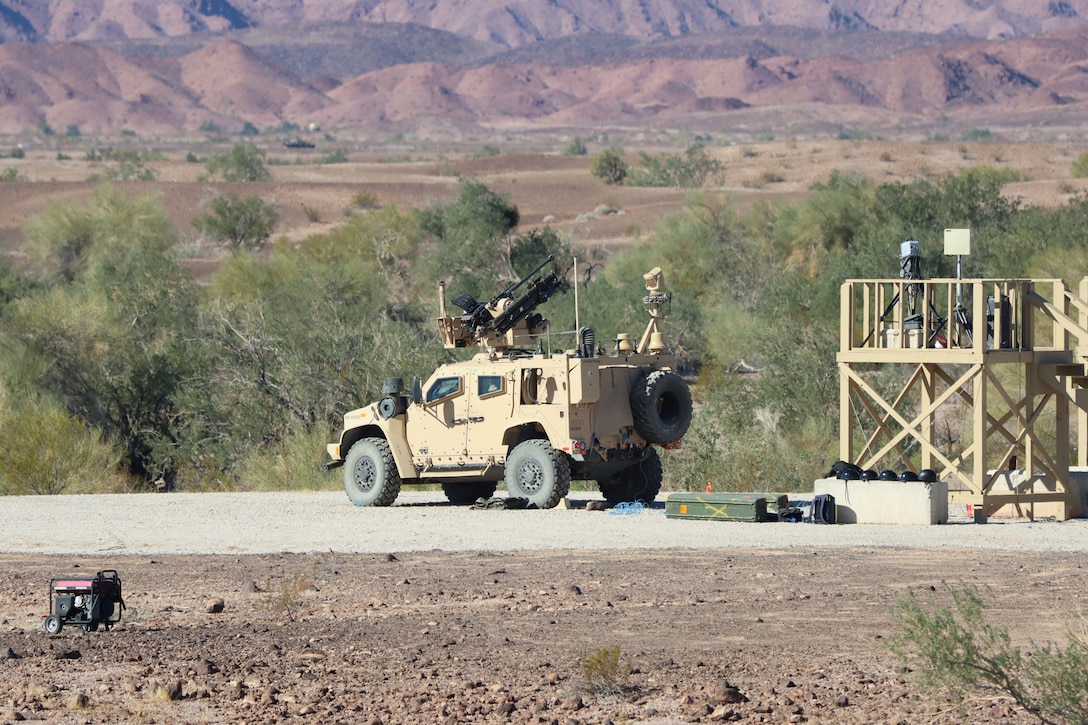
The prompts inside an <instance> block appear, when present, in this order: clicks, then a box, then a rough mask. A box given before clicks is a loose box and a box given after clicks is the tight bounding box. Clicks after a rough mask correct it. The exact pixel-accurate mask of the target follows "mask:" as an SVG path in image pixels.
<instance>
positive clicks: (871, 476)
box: [861, 468, 878, 481]
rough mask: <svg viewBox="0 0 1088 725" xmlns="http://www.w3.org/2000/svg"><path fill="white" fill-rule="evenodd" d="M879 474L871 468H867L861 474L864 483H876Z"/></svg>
mask: <svg viewBox="0 0 1088 725" xmlns="http://www.w3.org/2000/svg"><path fill="white" fill-rule="evenodd" d="M877 475H878V474H877V472H876V471H874V470H873V469H871V468H866V469H865V470H864V471H862V472H861V480H862V481H875V480H876V479H877Z"/></svg>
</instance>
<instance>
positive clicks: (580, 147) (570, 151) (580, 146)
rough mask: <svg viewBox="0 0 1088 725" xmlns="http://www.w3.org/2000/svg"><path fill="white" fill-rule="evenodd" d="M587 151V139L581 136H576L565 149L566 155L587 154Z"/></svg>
mask: <svg viewBox="0 0 1088 725" xmlns="http://www.w3.org/2000/svg"><path fill="white" fill-rule="evenodd" d="M586 153H587V150H586V144H585V141H583V140H582V137H581V136H575V137H574V138H572V139H571V140H570V143H568V144H567V147H566V148H565V149H563V154H564V155H565V156H585V155H586Z"/></svg>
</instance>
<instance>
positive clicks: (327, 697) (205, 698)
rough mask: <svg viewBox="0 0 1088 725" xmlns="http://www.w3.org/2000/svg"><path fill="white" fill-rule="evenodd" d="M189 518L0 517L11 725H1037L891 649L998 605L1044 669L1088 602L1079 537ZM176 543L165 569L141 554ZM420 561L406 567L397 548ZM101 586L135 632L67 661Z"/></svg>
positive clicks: (87, 640)
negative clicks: (927, 627)
mask: <svg viewBox="0 0 1088 725" xmlns="http://www.w3.org/2000/svg"><path fill="white" fill-rule="evenodd" d="M223 496H226V497H225V498H224V497H223ZM232 497H234V498H232ZM236 497H244V499H243V500H244V503H239V502H238V501H236V500H235V498H236ZM285 497H289V498H291V501H290V502H289V505H285ZM585 497H586V498H587V499H588V498H592V496H591V495H590V494H585ZM175 498H176V496H175V495H174V494H168V495H163V496H156V495H151V494H148V495H142V496H129V497H123V496H120V497H110V496H104V497H57V498H51V499H31V498H27V499H12V502H13V504H14V506H15V510H9V511H5V512H4V513H3V514H0V532H2V533H3V536H2V541H3V542H4V544H3V545H2V546H0V549H3V550H6V551H7V552H9V553H2V554H0V582H2V591H3V593H4V596H3V597H2V598H0V692H4V693H6V694H5V695H4V696H3V697H0V721H5V722H10V721H17V720H22V719H25V720H31V719H44V720H48V721H50V722H57V723H111V722H118V721H125V722H139V723H189V722H230V723H243V722H285V721H309V722H315V723H316V722H321V723H327V722H342V723H385V724H386V725H392V724H394V723H420V724H423V723H561V724H563V725H573V724H575V723H585V724H588V723H609V722H611V723H621V722H646V723H686V722H707V723H712V722H725V721H737V720H740V721H745V722H821V723H915V722H927V723H953V722H964V721H970V722H975V723H1017V722H1025V723H1026V722H1031V721H1032V719H1031V718H1029V717H1027V716H1026V715H1024V714H1023V713H1019V712H1017V711H1016V710H1015V709H1014V708H1013V707H1012V706H1011V704H1010V703H1009V702H1008V701H1006V700H1004V699H1002V698H1000V697H996V696H994V695H993V694H992V693H989V694H986V693H984V694H982V695H979V696H975V697H972V698H969V699H968V700H966V701H963V702H955V701H953V700H952V699H950V698H949V697H947V696H946V695H943V694H940V693H927V692H923V691H921V690H919V689H917V687H916V686H915V685H914V684H913V681H912V680H911V679H910V678H909V676H908V675H907V674H906V673H904V672H903V671H902V670H901V669H900V666H899V664H898V662H897V660H896V659H895V658H894V656H893V655H891V654H890V653H889V652H888V651H887V649H886V648H885V647H884V644H883V643H884V641H885V639H886V637H887V636H888V634H889V633H890V632H892V631H893V630H894V628H895V622H894V618H893V615H892V612H893V609H894V604H895V602H896V600H897V599H898V598H899V597H901V596H903V595H904V593H905V592H906V590H907V588H908V587H912V588H915V589H916V590H921V591H922V592H926V590H928V589H929V588H930V587H933V588H936V589H937V590H938V592H939V591H940V587H941V582H942V581H945V580H947V581H950V582H961V581H966V582H972V583H975V584H979V585H984V586H987V587H989V588H990V590H991V592H992V599H993V602H994V607H993V610H992V616H993V617H995V618H996V619H997V621H1000V622H1002V623H1003V624H1005V625H1006V626H1008V627H1009V629H1010V631H1011V632H1012V634H1013V636H1014V639H1015V641H1016V642H1017V643H1019V644H1023V645H1025V646H1029V643H1030V642H1031V641H1044V640H1056V641H1060V640H1061V639H1062V638H1063V637H1064V633H1065V631H1066V629H1065V628H1066V626H1068V625H1070V624H1072V622H1073V621H1074V619H1075V615H1076V613H1078V612H1083V611H1084V610H1085V606H1086V597H1088V595H1086V594H1085V592H1084V589H1083V586H1082V585H1081V582H1082V579H1083V570H1084V567H1085V565H1086V563H1088V558H1086V551H1088V544H1086V543H1085V541H1086V538H1085V537H1084V527H1085V525H1088V524H1085V522H1083V521H1074V522H1066V523H1057V522H1038V523H1023V522H1021V523H994V524H988V525H985V526H977V525H973V524H966V523H965V524H956V525H949V526H940V527H894V526H886V527H862V526H837V527H827V526H824V527H821V526H814V525H805V524H773V523H768V524H743V523H723V522H690V521H679V520H674V519H667V518H666V517H665V516H664V515H663V512H662V511H661V509H660V506H658V507H657V508H654V509H651V510H646V511H643V512H642V513H640V514H637V515H633V516H613V515H611V514H608V513H605V512H592V511H587V510H585V509H584V503H585V500H581V499H578V498H574V499H573V503H574V506H575V508H573V509H571V510H567V511H563V510H551V511H472V510H470V509H465V508H460V507H453V506H450V505H446V504H443V503H441V501H440V500H439V499H440V498H441V494H440V493H438V494H435V493H431V494H426V493H412V494H409V495H406V497H405V499H404V501H402V502H400V503H399V504H398V505H397V506H394V507H392V508H389V509H384V510H382V509H356V508H354V507H352V506H350V504H349V503H348V502H347V501H346V499H345V498H343V497H342V496H340V495H336V496H334V495H333V494H229V495H226V494H224V495H220V494H208V495H203V496H201V495H195V494H194V495H191V496H189V497H181V496H179V497H177V498H176V500H177V501H179V502H180V503H175ZM5 503H7V502H5ZM39 503H42V504H46V503H47V504H48V505H44V506H37V505H36V504H39ZM156 512H157V513H156ZM285 521H293V522H294V526H293V529H297V530H298V531H301V532H305V533H303V534H301V535H297V534H295V533H293V531H292V527H290V526H285V525H284V522H285ZM15 522H20V523H15ZM156 528H157V529H158V530H160V531H162V532H163V533H162V536H161V537H160V538H161V541H160V542H159V544H158V549H159V551H160V552H161V553H152V551H151V550H153V549H154V546H153V545H147V546H141V543H140V542H141V541H143V540H144V538H143V537H145V536H148V534H147V532H149V531H153V530H155V529H156ZM31 529H33V530H35V531H37V532H39V533H38V534H37V535H36V536H31V535H29V534H27V531H28V530H31ZM130 529H131V531H130ZM572 530H576V531H577V532H578V533H573V534H572V533H570V532H571V531H572ZM670 530H671V531H670ZM519 532H520V533H519ZM398 534H399V535H400V537H401V538H402V540H403V541H405V542H410V543H405V544H403V545H401V546H395V545H392V546H391V545H390V544H391V542H394V541H395V540H396V539H397V535H398ZM927 536H935V537H938V539H929V540H927V539H926V537H927ZM88 537H92V538H93V537H98V540H97V543H95V544H90V545H88V544H87V543H86V541H87V539H88ZM543 539H548V541H550V544H538V543H536V542H538V541H540V540H543ZM497 540H505V541H506V543H505V544H503V543H497ZM937 540H939V541H940V543H932V542H933V541H937ZM231 541H235V542H243V544H244V545H240V546H238V547H237V549H234V550H232V549H231V547H230V546H229V542H231ZM300 541H303V542H305V543H299V542H300ZM866 542H868V543H866ZM905 543H910V544H913V545H914V546H915V547H916V548H902V547H901V546H900V545H899V544H905ZM644 546H647V547H649V548H643V547H644ZM277 547H282V548H281V549H280V550H279V551H277ZM292 547H294V552H295V553H288V551H290V550H291V548H292ZM141 549H143V550H142V551H141ZM43 550H51V551H64V550H72V551H76V552H77V553H71V554H58V553H52V554H46V553H34V552H40V551H43ZM168 550H173V551H180V552H219V553H169V551H168ZM245 550H248V551H254V552H275V553H241V551H245ZM349 552H354V553H349ZM101 569H116V570H117V571H118V573H119V576H120V577H121V580H122V583H123V595H124V600H125V604H126V605H127V609H126V610H125V612H124V615H123V618H122V620H121V623H120V624H119V625H118V626H116V627H115V628H113V629H112V630H111V631H108V632H107V631H102V630H99V631H98V632H93V633H91V632H84V631H82V630H81V629H80V628H79V627H75V626H69V627H65V628H64V629H63V630H62V631H61V632H60V633H59V634H57V635H48V634H46V632H45V631H44V630H43V628H42V621H43V619H44V617H45V616H46V615H47V614H48V613H49V598H48V585H49V581H50V579H51V578H52V577H57V576H68V575H71V574H73V573H76V574H81V575H93V573H94V572H96V571H98V570H101ZM938 596H939V594H938ZM613 647H619V648H620V653H621V655H620V668H619V670H618V672H617V674H616V676H615V677H614V678H613V680H612V681H611V682H610V683H608V685H607V686H606V685H604V684H602V683H599V682H598V683H594V682H592V681H590V680H589V679H587V676H586V672H587V668H586V667H585V665H584V662H585V660H586V657H587V655H592V654H594V653H598V652H601V651H602V650H606V649H607V648H613Z"/></svg>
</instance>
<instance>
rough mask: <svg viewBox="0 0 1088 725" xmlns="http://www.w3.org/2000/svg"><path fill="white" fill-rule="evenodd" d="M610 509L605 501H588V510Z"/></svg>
mask: <svg viewBox="0 0 1088 725" xmlns="http://www.w3.org/2000/svg"><path fill="white" fill-rule="evenodd" d="M606 510H608V504H606V503H605V502H604V501H588V502H586V511H606Z"/></svg>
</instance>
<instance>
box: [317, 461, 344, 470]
mask: <svg viewBox="0 0 1088 725" xmlns="http://www.w3.org/2000/svg"><path fill="white" fill-rule="evenodd" d="M342 465H344V462H343V461H329V462H328V463H322V464H321V470H322V471H331V470H332V469H334V468H339V467H340V466H342Z"/></svg>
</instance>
